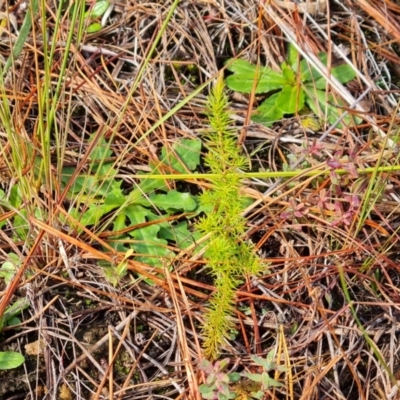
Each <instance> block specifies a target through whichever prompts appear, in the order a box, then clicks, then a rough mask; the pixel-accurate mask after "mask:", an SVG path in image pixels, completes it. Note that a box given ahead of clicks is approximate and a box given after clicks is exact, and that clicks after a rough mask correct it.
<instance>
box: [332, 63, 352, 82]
mask: <svg viewBox="0 0 400 400" xmlns="http://www.w3.org/2000/svg"><path fill="white" fill-rule="evenodd" d="M331 72H332V75H333V76H334V77H335V78H336V79H337V80H338V81H339V82H340V83H347V82H350V81H352V80H353V79H355V77H356V76H357V74H356V73H355V71H354V69H353V68H351V67H350V65H347V64H342V65H338V66H337V67H335V68H332V70H331Z"/></svg>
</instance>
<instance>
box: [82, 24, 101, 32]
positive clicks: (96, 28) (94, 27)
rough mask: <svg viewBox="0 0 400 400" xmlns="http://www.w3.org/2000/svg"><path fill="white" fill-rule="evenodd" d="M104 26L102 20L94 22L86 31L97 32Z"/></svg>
mask: <svg viewBox="0 0 400 400" xmlns="http://www.w3.org/2000/svg"><path fill="white" fill-rule="evenodd" d="M101 28H102V26H101V23H100V22H93V24H90V25H89V26H88V27H87V29H86V32H87V33H96V32H99V31H100V30H101Z"/></svg>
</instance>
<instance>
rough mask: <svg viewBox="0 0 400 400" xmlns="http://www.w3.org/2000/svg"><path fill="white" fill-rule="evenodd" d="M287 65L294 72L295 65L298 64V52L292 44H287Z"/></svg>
mask: <svg viewBox="0 0 400 400" xmlns="http://www.w3.org/2000/svg"><path fill="white" fill-rule="evenodd" d="M287 60H288V64H289V65H290V66H291V67H292V69H293V70H294V71H296V70H297V65H298V62H299V52H298V51H297V49H296V47H294V46H293V44H292V43H289V46H288V53H287Z"/></svg>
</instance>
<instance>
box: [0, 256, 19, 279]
mask: <svg viewBox="0 0 400 400" xmlns="http://www.w3.org/2000/svg"><path fill="white" fill-rule="evenodd" d="M8 260H9V261H5V262H4V263H3V264H2V265H1V268H0V278H3V279H4V283H5V284H6V285H8V284H9V283H10V282H11V279H12V278H13V276H14V274H15V272H16V270H17V267H19V266H20V265H21V263H22V260H21V259H20V258H19V256H18V255H17V254H15V253H8Z"/></svg>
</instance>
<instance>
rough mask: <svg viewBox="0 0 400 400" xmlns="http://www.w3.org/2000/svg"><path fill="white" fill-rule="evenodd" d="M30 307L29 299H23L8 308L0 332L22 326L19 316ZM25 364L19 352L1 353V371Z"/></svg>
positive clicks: (3, 316)
mask: <svg viewBox="0 0 400 400" xmlns="http://www.w3.org/2000/svg"><path fill="white" fill-rule="evenodd" d="M3 266H4V264H3ZM29 305H30V304H29V301H28V299H26V298H21V299H18V300H17V301H16V302H15V303H14V304H12V305H10V306H8V307H7V308H6V311H5V312H4V314H3V315H2V316H1V317H0V332H1V331H2V329H3V328H4V327H5V326H13V325H18V324H20V323H21V321H20V319H19V318H18V317H17V315H19V314H20V313H21V312H22V311H23V310H25V309H26V308H28V307H29ZM24 362H25V357H24V356H23V355H22V354H21V353H19V352H17V351H0V370H2V369H13V368H17V367H19V366H20V365H21V364H23V363H24Z"/></svg>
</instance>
